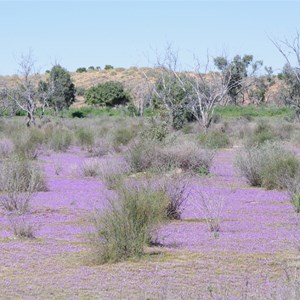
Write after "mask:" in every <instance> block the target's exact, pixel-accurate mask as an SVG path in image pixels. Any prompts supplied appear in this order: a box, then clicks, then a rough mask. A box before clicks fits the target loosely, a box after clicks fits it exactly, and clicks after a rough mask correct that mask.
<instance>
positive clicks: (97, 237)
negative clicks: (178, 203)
mask: <svg viewBox="0 0 300 300" xmlns="http://www.w3.org/2000/svg"><path fill="white" fill-rule="evenodd" d="M115 191H116V195H117V197H116V199H114V200H111V201H110V202H109V207H108V208H107V209H106V210H105V211H103V210H101V211H95V213H94V214H93V217H92V224H93V225H94V229H95V232H94V234H93V235H92V239H91V242H92V246H93V248H94V250H95V251H96V254H97V257H96V258H97V260H98V262H100V263H105V262H117V261H122V260H125V259H128V258H130V257H140V256H141V255H143V254H144V250H145V246H147V245H149V244H150V242H151V232H152V230H153V229H154V228H155V226H156V225H157V224H159V223H160V222H161V221H162V220H163V219H164V218H165V217H166V207H167V204H168V200H167V197H166V195H165V193H164V191H163V190H161V189H153V188H151V186H150V185H147V184H135V183H127V184H124V183H122V184H119V185H118V186H115Z"/></svg>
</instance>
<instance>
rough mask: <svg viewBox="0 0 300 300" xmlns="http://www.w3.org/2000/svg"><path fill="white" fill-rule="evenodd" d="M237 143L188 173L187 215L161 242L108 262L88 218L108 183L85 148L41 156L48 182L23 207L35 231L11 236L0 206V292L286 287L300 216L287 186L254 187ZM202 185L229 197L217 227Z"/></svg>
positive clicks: (75, 294)
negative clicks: (98, 253)
mask: <svg viewBox="0 0 300 300" xmlns="http://www.w3.org/2000/svg"><path fill="white" fill-rule="evenodd" d="M237 151H238V149H236V148H232V149H225V150H219V151H218V152H217V154H216V156H215V158H214V164H213V167H212V169H211V174H210V175H209V176H207V177H201V178H200V177H199V178H197V179H195V180H193V181H191V182H190V188H191V190H190V194H189V197H188V201H187V203H186V209H185V211H184V213H183V219H182V220H180V221H172V222H170V223H166V224H163V225H162V226H161V227H160V228H158V229H157V233H156V234H157V240H158V241H159V242H160V243H161V244H162V245H163V246H157V247H152V248H149V249H147V255H146V256H145V257H143V258H142V259H140V260H134V259H132V260H130V261H127V262H121V263H115V264H104V265H97V264H95V262H94V261H93V259H92V255H91V250H90V246H89V238H88V232H89V231H90V230H91V228H90V226H89V223H88V222H86V220H87V219H88V216H89V213H90V211H91V210H92V209H93V208H94V207H95V206H97V207H101V205H103V203H104V202H105V200H106V199H107V198H108V197H110V196H111V193H112V191H110V190H108V189H107V188H106V186H105V184H104V183H103V182H101V181H100V180H99V179H97V178H89V177H83V176H82V174H81V171H80V165H81V164H82V162H83V161H84V159H86V157H87V156H88V153H87V152H85V151H83V150H80V149H78V148H72V149H70V150H68V151H67V152H65V153H48V154H44V155H42V156H40V157H39V162H40V165H41V166H42V167H43V168H44V170H45V173H46V176H47V185H48V191H46V192H39V193H37V194H36V195H35V196H34V199H33V201H32V205H31V210H32V213H31V214H30V215H29V216H28V217H27V218H28V219H29V221H30V222H31V223H32V224H33V225H34V226H35V232H36V238H35V239H33V240H22V239H16V238H14V236H13V234H12V232H11V230H10V226H9V221H8V220H7V218H6V217H5V216H4V214H1V215H0V218H1V219H0V224H1V225H0V247H1V256H0V290H1V299H258V298H257V295H261V298H260V299H272V298H271V296H270V295H271V293H272V291H274V290H276V293H282V295H284V293H286V291H285V288H286V287H287V285H285V284H284V283H286V279H289V278H288V277H289V276H292V275H293V274H294V273H293V270H294V267H295V268H297V266H298V265H299V263H300V261H299V259H300V256H299V250H298V248H297V247H298V246H300V235H299V234H298V231H299V230H297V229H298V228H299V227H298V223H299V216H298V215H297V214H296V213H295V211H294V208H293V206H292V205H291V203H290V202H289V197H288V195H287V194H286V193H285V192H281V191H267V190H264V189H261V188H252V187H249V185H248V184H247V182H246V181H245V180H244V179H243V178H241V176H240V175H239V174H238V173H237V171H236V168H235V166H234V157H235V155H236V152H237ZM103 159H107V158H103ZM200 193H205V194H208V195H211V196H212V197H214V198H215V199H219V200H220V201H222V202H223V210H222V211H223V213H222V222H221V229H220V232H219V233H218V234H217V235H214V234H213V233H211V232H210V231H209V229H208V226H207V223H206V221H205V216H204V215H203V213H202V212H201V209H200V208H199V197H200V196H199V195H200ZM290 274H292V275H290ZM288 281H289V280H288ZM287 284H288V283H287ZM278 291H279V292H278ZM226 295H227V296H226ZM243 295H246V297H248V298H245V297H244V296H243ZM251 296H252V297H253V298H251ZM242 297H244V298H242ZM295 297H296V296H295ZM274 299H275V298H274ZM276 299H288V298H276ZM289 299H292V298H289ZM293 299H297V298H293Z"/></svg>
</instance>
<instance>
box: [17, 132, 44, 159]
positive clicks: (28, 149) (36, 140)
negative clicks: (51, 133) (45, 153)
mask: <svg viewBox="0 0 300 300" xmlns="http://www.w3.org/2000/svg"><path fill="white" fill-rule="evenodd" d="M13 142H14V149H15V153H16V154H17V155H18V156H20V157H23V158H24V159H36V158H37V157H38V155H39V149H40V147H41V145H42V144H43V143H44V142H45V136H44V134H43V132H42V131H41V130H39V129H36V128H28V129H27V130H22V131H21V132H19V133H17V134H16V136H14V137H13Z"/></svg>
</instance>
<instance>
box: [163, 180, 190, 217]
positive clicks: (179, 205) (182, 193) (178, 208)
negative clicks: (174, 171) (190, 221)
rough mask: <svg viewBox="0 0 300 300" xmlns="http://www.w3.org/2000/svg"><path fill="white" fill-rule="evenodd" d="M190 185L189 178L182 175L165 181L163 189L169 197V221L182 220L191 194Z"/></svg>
mask: <svg viewBox="0 0 300 300" xmlns="http://www.w3.org/2000/svg"><path fill="white" fill-rule="evenodd" d="M188 184H189V179H188V177H186V176H182V175H176V176H175V177H171V178H167V179H165V180H163V183H162V187H163V190H164V191H165V193H166V195H167V197H168V206H167V217H168V218H169V219H171V220H180V219H181V215H182V213H183V211H184V209H185V207H186V201H187V199H188V196H189V193H190V191H189V189H188Z"/></svg>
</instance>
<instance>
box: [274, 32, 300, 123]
mask: <svg viewBox="0 0 300 300" xmlns="http://www.w3.org/2000/svg"><path fill="white" fill-rule="evenodd" d="M270 40H271V42H272V43H273V45H274V46H275V47H276V48H277V50H278V51H279V52H280V53H281V55H282V56H283V57H284V59H285V61H286V64H285V66H284V69H283V75H284V76H283V79H284V80H285V83H286V85H287V93H286V95H285V97H284V102H285V104H286V105H288V106H290V107H292V108H294V109H295V111H296V115H297V117H298V119H299V120H300V34H299V31H297V32H296V36H295V37H294V38H293V39H291V40H288V39H287V38H285V39H284V40H277V41H276V40H273V39H270Z"/></svg>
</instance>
